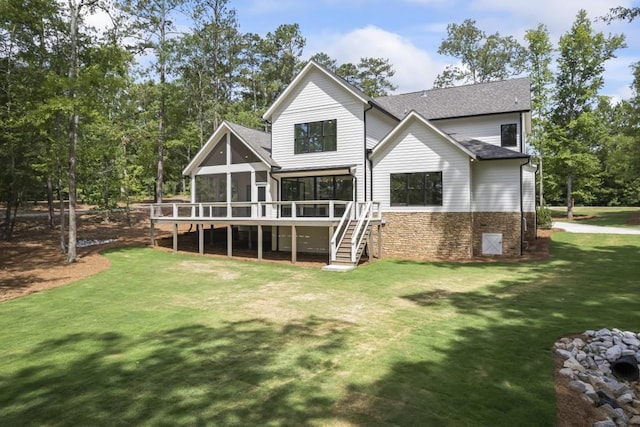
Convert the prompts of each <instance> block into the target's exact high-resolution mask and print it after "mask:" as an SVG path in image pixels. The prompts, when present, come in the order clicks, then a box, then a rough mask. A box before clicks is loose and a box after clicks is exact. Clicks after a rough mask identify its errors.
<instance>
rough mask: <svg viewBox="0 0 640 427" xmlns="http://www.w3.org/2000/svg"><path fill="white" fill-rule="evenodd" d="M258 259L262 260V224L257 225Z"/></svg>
mask: <svg viewBox="0 0 640 427" xmlns="http://www.w3.org/2000/svg"><path fill="white" fill-rule="evenodd" d="M258 261H262V226H261V225H258Z"/></svg>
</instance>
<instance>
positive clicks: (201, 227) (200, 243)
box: [196, 224, 204, 255]
mask: <svg viewBox="0 0 640 427" xmlns="http://www.w3.org/2000/svg"><path fill="white" fill-rule="evenodd" d="M196 227H198V252H200V255H204V224H197V225H196Z"/></svg>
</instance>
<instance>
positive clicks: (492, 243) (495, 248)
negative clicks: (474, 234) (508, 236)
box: [482, 233, 502, 255]
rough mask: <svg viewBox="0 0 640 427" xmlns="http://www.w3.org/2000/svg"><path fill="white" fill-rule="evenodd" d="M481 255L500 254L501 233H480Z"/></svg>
mask: <svg viewBox="0 0 640 427" xmlns="http://www.w3.org/2000/svg"><path fill="white" fill-rule="evenodd" d="M482 255H502V233H482Z"/></svg>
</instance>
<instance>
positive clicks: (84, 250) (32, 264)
mask: <svg viewBox="0 0 640 427" xmlns="http://www.w3.org/2000/svg"><path fill="white" fill-rule="evenodd" d="M146 212H147V211H146V209H140V210H133V211H132V212H131V215H130V219H131V225H128V223H127V218H126V215H125V214H124V213H123V212H114V213H111V214H110V215H109V221H105V218H104V216H102V215H100V214H96V213H91V212H87V213H83V214H81V215H78V231H77V236H78V241H95V242H98V241H99V242H102V241H110V242H109V243H107V244H97V245H91V246H87V247H79V248H78V249H77V253H78V261H77V262H74V263H72V264H67V262H66V255H65V254H63V253H62V251H61V250H60V230H59V228H57V227H56V228H54V229H50V228H49V227H48V225H47V215H46V212H43V211H42V210H41V209H38V208H35V209H32V210H29V211H26V212H21V213H20V214H19V217H18V219H17V220H16V225H15V228H14V233H13V238H12V240H11V241H8V242H6V241H1V242H0V301H5V300H9V299H12V298H17V297H20V296H24V295H28V294H32V293H34V292H40V291H43V290H46V289H50V288H54V287H57V286H62V285H66V284H68V283H72V282H75V281H77V280H79V279H83V278H85V277H89V276H92V275H94V274H97V273H99V272H101V271H104V270H106V269H107V268H109V266H110V265H111V264H110V262H109V260H108V259H107V258H105V257H104V256H101V255H100V252H101V251H103V250H105V249H108V248H116V247H127V246H144V245H146V244H148V242H149V221H148V216H147V215H146ZM56 220H58V218H57V217H56ZM156 234H157V235H159V236H165V235H168V234H169V230H168V229H167V230H162V229H160V230H158V232H157V233H156ZM95 242H94V243H95Z"/></svg>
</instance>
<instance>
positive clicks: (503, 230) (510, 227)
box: [473, 212, 522, 257]
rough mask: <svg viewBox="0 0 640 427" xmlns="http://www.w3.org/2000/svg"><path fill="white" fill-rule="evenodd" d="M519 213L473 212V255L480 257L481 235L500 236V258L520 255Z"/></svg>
mask: <svg viewBox="0 0 640 427" xmlns="http://www.w3.org/2000/svg"><path fill="white" fill-rule="evenodd" d="M521 232H522V226H521V217H520V213H519V212H475V213H474V214H473V255H474V256H482V234H483V233H500V234H502V256H507V257H517V256H520V255H522V250H521V243H520V236H521Z"/></svg>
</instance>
